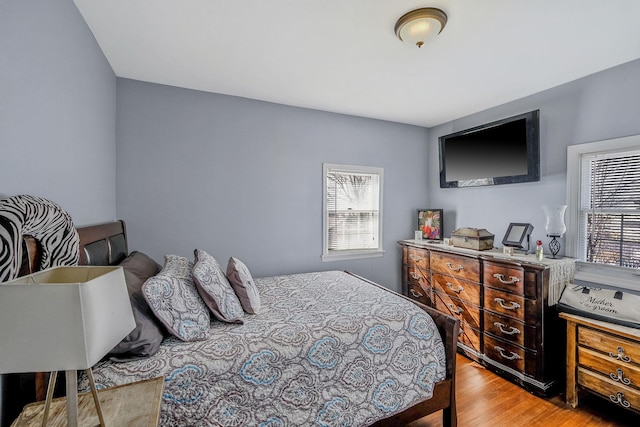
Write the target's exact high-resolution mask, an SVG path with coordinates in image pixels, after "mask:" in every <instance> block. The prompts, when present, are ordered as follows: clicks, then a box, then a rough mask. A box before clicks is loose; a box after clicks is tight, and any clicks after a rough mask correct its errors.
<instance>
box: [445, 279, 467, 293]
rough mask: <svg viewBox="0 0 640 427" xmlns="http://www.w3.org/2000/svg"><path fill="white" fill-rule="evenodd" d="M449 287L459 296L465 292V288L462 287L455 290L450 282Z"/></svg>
mask: <svg viewBox="0 0 640 427" xmlns="http://www.w3.org/2000/svg"><path fill="white" fill-rule="evenodd" d="M447 287H448V288H449V289H451V290H452V291H453V292H455V293H456V294H459V293H460V292H462V291H464V288H463V287H462V286H460V285H458V287H457V288H456V289H453V283H449V282H447Z"/></svg>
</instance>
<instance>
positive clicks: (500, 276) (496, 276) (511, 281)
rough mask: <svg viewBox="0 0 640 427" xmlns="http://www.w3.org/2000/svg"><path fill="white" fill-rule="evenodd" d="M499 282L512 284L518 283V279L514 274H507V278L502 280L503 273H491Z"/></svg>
mask: <svg viewBox="0 0 640 427" xmlns="http://www.w3.org/2000/svg"><path fill="white" fill-rule="evenodd" d="M493 277H495V278H496V279H498V281H499V282H500V283H502V284H503V285H513V284H514V283H518V282H519V281H520V279H518V278H517V277H514V276H509V280H504V275H503V274H500V273H496V274H494V275H493Z"/></svg>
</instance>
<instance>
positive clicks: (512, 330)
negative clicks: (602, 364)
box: [493, 322, 613, 375]
mask: <svg viewBox="0 0 640 427" xmlns="http://www.w3.org/2000/svg"><path fill="white" fill-rule="evenodd" d="M493 326H495V327H496V328H498V329H500V332H502V333H503V334H506V335H513V334H519V333H520V329H518V328H514V327H513V326H512V327H511V330H510V331H507V330H506V329H504V325H503V324H502V323H500V322H493ZM612 375H613V374H612Z"/></svg>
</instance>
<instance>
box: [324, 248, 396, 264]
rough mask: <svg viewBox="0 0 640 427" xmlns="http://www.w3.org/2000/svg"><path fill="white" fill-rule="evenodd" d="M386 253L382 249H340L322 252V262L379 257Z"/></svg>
mask: <svg viewBox="0 0 640 427" xmlns="http://www.w3.org/2000/svg"><path fill="white" fill-rule="evenodd" d="M383 255H384V251H383V250H381V249H373V250H370V251H340V252H338V253H330V254H322V262H329V261H344V260H348V259H362V258H377V257H381V256H383Z"/></svg>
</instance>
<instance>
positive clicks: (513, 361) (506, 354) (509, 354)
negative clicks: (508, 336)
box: [484, 334, 526, 373]
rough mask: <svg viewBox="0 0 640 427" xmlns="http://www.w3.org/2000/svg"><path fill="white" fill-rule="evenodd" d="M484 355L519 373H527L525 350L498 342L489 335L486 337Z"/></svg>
mask: <svg viewBox="0 0 640 427" xmlns="http://www.w3.org/2000/svg"><path fill="white" fill-rule="evenodd" d="M484 354H485V356H487V357H488V358H489V359H492V360H495V361H496V362H498V363H501V364H503V365H505V366H508V367H509V368H511V369H514V370H516V371H518V372H522V373H524V372H525V357H526V352H525V350H524V349H523V348H521V347H518V346H516V345H513V344H511V343H507V342H505V341H502V340H497V339H495V338H493V337H491V336H489V335H487V334H485V336H484Z"/></svg>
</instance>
